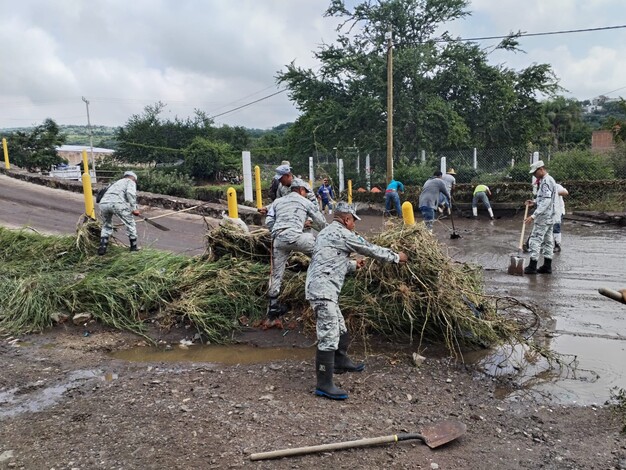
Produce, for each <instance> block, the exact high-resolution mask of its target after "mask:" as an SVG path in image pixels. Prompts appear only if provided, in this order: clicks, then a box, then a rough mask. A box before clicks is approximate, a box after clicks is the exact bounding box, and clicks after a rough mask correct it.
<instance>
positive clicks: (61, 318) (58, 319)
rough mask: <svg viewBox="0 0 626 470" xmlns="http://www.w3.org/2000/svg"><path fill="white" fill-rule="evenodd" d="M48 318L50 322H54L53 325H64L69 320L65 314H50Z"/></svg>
mask: <svg viewBox="0 0 626 470" xmlns="http://www.w3.org/2000/svg"><path fill="white" fill-rule="evenodd" d="M50 318H52V321H54V322H55V323H65V322H66V321H67V320H68V319H69V318H70V316H69V315H68V314H67V313H62V312H52V313H51V314H50Z"/></svg>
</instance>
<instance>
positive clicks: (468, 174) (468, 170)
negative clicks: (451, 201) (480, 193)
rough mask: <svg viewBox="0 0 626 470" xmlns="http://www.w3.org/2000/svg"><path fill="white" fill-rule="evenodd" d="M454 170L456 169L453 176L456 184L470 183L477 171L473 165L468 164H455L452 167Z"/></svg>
mask: <svg viewBox="0 0 626 470" xmlns="http://www.w3.org/2000/svg"><path fill="white" fill-rule="evenodd" d="M454 171H456V175H454V178H455V179H456V183H457V184H462V183H470V182H472V181H473V180H474V179H475V178H476V176H478V172H477V171H476V170H475V169H474V167H472V166H469V165H461V166H457V167H455V168H454Z"/></svg>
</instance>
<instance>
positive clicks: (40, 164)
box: [7, 119, 65, 171]
mask: <svg viewBox="0 0 626 470" xmlns="http://www.w3.org/2000/svg"><path fill="white" fill-rule="evenodd" d="M64 142H65V135H63V134H61V132H60V129H59V126H58V125H57V123H56V122H54V121H53V120H52V119H46V120H45V121H44V122H43V123H42V124H40V125H39V126H35V127H34V128H33V129H32V130H31V131H30V132H24V131H17V132H15V133H13V134H11V135H10V136H9V137H8V138H7V146H8V150H9V156H10V158H11V161H12V162H13V163H14V164H15V165H17V166H20V167H23V168H26V169H27V170H29V171H39V170H49V169H50V167H51V166H52V165H56V164H59V163H63V162H64V161H65V160H64V159H63V158H61V157H59V155H58V154H57V150H56V148H57V147H58V146H60V145H63V143H64Z"/></svg>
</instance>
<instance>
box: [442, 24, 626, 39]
mask: <svg viewBox="0 0 626 470" xmlns="http://www.w3.org/2000/svg"><path fill="white" fill-rule="evenodd" d="M623 28H626V24H623V25H618V26H602V27H600V28H585V29H566V30H562V31H546V32H543V33H522V32H520V33H519V34H515V33H511V34H507V35H506V36H485V37H479V38H459V39H439V40H437V41H436V42H463V41H485V40H488V39H506V38H510V37H511V36H513V37H531V36H549V35H553V34H570V33H586V32H589V31H606V30H609V29H623Z"/></svg>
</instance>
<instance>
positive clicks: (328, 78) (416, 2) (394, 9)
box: [278, 0, 558, 157]
mask: <svg viewBox="0 0 626 470" xmlns="http://www.w3.org/2000/svg"><path fill="white" fill-rule="evenodd" d="M468 4H469V2H468V1H465V0H388V1H385V2H372V1H361V2H359V3H357V4H355V5H353V4H352V3H350V4H349V5H348V3H347V2H345V1H343V0H333V1H332V2H331V4H330V7H329V8H328V10H327V11H326V16H332V17H338V18H340V20H341V21H342V22H341V24H340V26H339V28H338V38H337V44H325V45H323V46H321V48H320V49H319V50H318V51H317V52H315V58H316V59H317V60H318V61H319V62H320V63H321V64H322V66H321V68H320V70H319V72H317V71H316V72H314V71H313V70H311V69H305V68H300V67H298V66H296V65H295V64H294V63H291V64H289V65H288V66H287V68H286V71H284V72H281V73H279V75H278V80H279V82H280V83H282V84H284V85H285V86H286V87H287V88H288V89H289V92H290V97H291V99H292V100H293V101H294V102H295V103H296V105H297V106H298V108H299V109H300V110H301V112H302V115H301V116H300V117H299V118H298V120H297V121H296V123H295V124H294V125H293V126H292V127H291V128H290V129H289V132H288V135H287V147H288V151H289V153H290V154H291V155H292V156H301V157H305V156H309V155H312V154H317V152H320V153H321V154H324V153H327V152H329V151H331V150H332V149H333V148H335V147H336V148H337V149H338V150H339V152H343V151H345V149H346V148H349V147H351V146H354V144H355V143H356V145H357V146H358V147H359V149H361V153H362V154H364V153H374V152H375V151H377V150H378V151H380V150H383V149H384V147H385V142H386V113H387V111H386V110H387V89H388V84H387V51H388V47H387V40H386V38H385V35H386V34H387V32H388V30H389V29H390V28H391V29H392V31H393V67H394V68H393V93H394V110H393V112H394V124H395V125H394V135H393V140H394V149H395V152H396V153H397V154H400V155H402V154H408V153H417V152H418V151H419V150H421V149H426V150H432V149H449V148H459V147H463V146H465V147H472V146H476V147H481V148H489V147H502V146H511V145H525V144H526V143H527V142H528V141H530V140H532V139H534V138H535V137H537V136H539V135H542V134H543V133H544V132H545V118H544V116H543V114H542V107H541V104H540V103H539V102H538V101H537V99H536V96H538V95H540V94H547V95H550V94H551V93H554V92H555V91H557V90H558V85H557V81H556V79H555V77H554V74H553V72H552V70H551V68H550V66H549V65H546V64H534V65H530V66H528V67H527V68H525V69H523V70H520V71H514V70H511V69H507V68H505V67H503V66H501V65H496V66H494V65H490V64H489V61H488V55H487V54H488V52H487V51H486V50H483V49H481V48H480V47H479V46H478V45H477V44H475V43H471V42H457V41H446V40H445V39H448V35H447V33H443V37H440V36H438V35H437V33H438V32H440V31H442V30H445V27H446V23H448V22H451V21H454V20H458V19H462V18H464V17H466V16H467V15H469V12H468V11H466V8H467V6H468ZM441 39H444V40H443V41H442V40H441ZM500 48H501V49H503V50H514V49H515V41H514V40H513V39H511V40H509V41H508V42H506V43H503V44H502V45H501V46H500Z"/></svg>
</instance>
